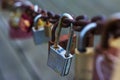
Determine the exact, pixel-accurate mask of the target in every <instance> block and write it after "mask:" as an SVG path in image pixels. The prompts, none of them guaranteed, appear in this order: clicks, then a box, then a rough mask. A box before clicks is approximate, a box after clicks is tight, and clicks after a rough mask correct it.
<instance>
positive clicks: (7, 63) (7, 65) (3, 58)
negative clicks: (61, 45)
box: [0, 0, 120, 80]
mask: <svg viewBox="0 0 120 80" xmlns="http://www.w3.org/2000/svg"><path fill="white" fill-rule="evenodd" d="M2 1H6V2H7V4H4V5H3V4H2ZM12 1H14V0H0V5H1V8H0V80H74V77H75V67H74V64H75V60H74V59H73V61H72V66H71V69H70V73H69V75H68V76H66V77H61V76H59V75H58V74H57V73H56V72H54V71H53V70H52V69H50V68H49V67H48V66H47V57H48V50H47V48H48V43H47V42H46V43H44V44H41V45H38V46H36V45H35V44H34V42H33V38H32V37H30V38H27V39H11V38H10V36H9V31H10V25H9V19H10V14H11V12H12V11H11V10H10V6H7V5H11V4H12ZM23 1H24V0H23ZM29 1H31V3H33V4H37V5H39V7H40V8H42V9H45V10H48V11H53V12H54V13H58V14H61V13H64V12H67V13H70V14H72V15H74V16H78V15H82V14H86V15H87V16H88V17H89V18H91V17H93V16H95V15H101V14H102V15H105V16H107V17H108V16H109V15H111V14H113V13H115V12H119V10H120V9H119V4H120V0H29ZM74 58H75V57H74Z"/></svg>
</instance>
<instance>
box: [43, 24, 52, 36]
mask: <svg viewBox="0 0 120 80" xmlns="http://www.w3.org/2000/svg"><path fill="white" fill-rule="evenodd" d="M51 28H52V24H50V25H45V26H44V29H45V36H46V37H48V38H51V32H52V29H51Z"/></svg>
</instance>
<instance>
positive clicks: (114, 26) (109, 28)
mask: <svg viewBox="0 0 120 80" xmlns="http://www.w3.org/2000/svg"><path fill="white" fill-rule="evenodd" d="M119 38H120V15H118V14H115V15H113V16H112V17H111V18H109V19H108V20H107V21H106V23H105V24H104V29H103V34H102V40H101V44H100V45H99V46H98V47H97V48H96V54H95V57H94V66H93V69H94V73H93V80H111V77H112V74H113V71H114V69H115V63H116V60H117V58H118V55H120V52H119V50H120V46H118V45H119V44H120V42H119V40H118V41H115V40H116V39H119ZM115 42H116V43H115ZM116 44H117V45H116ZM113 80H115V79H113ZM117 80H119V79H117Z"/></svg>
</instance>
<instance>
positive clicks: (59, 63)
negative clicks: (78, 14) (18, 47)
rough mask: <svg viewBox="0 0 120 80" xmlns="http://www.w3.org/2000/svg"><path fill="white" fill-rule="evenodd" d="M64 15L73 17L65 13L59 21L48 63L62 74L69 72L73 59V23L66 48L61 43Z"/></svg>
mask: <svg viewBox="0 0 120 80" xmlns="http://www.w3.org/2000/svg"><path fill="white" fill-rule="evenodd" d="M63 17H67V18H69V19H73V18H72V17H71V16H70V15H69V14H68V13H64V14H63V15H62V16H61V18H60V20H59V23H58V28H57V33H55V43H54V45H51V46H50V52H48V62H47V65H48V66H49V67H50V68H52V69H53V70H54V71H55V72H57V73H59V74H60V75H61V76H66V75H67V74H68V73H69V70H70V66H71V61H72V57H73V55H71V53H70V46H71V42H72V36H73V34H74V33H73V30H72V24H71V26H70V37H69V40H68V44H67V48H66V50H65V49H63V48H62V47H61V46H60V45H59V36H60V32H61V21H62V18H63Z"/></svg>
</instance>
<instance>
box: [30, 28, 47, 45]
mask: <svg viewBox="0 0 120 80" xmlns="http://www.w3.org/2000/svg"><path fill="white" fill-rule="evenodd" d="M32 32H33V38H34V42H35V44H36V45H37V44H42V43H45V42H47V41H49V38H47V37H45V35H44V28H39V29H38V30H36V29H35V27H33V28H32Z"/></svg>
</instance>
